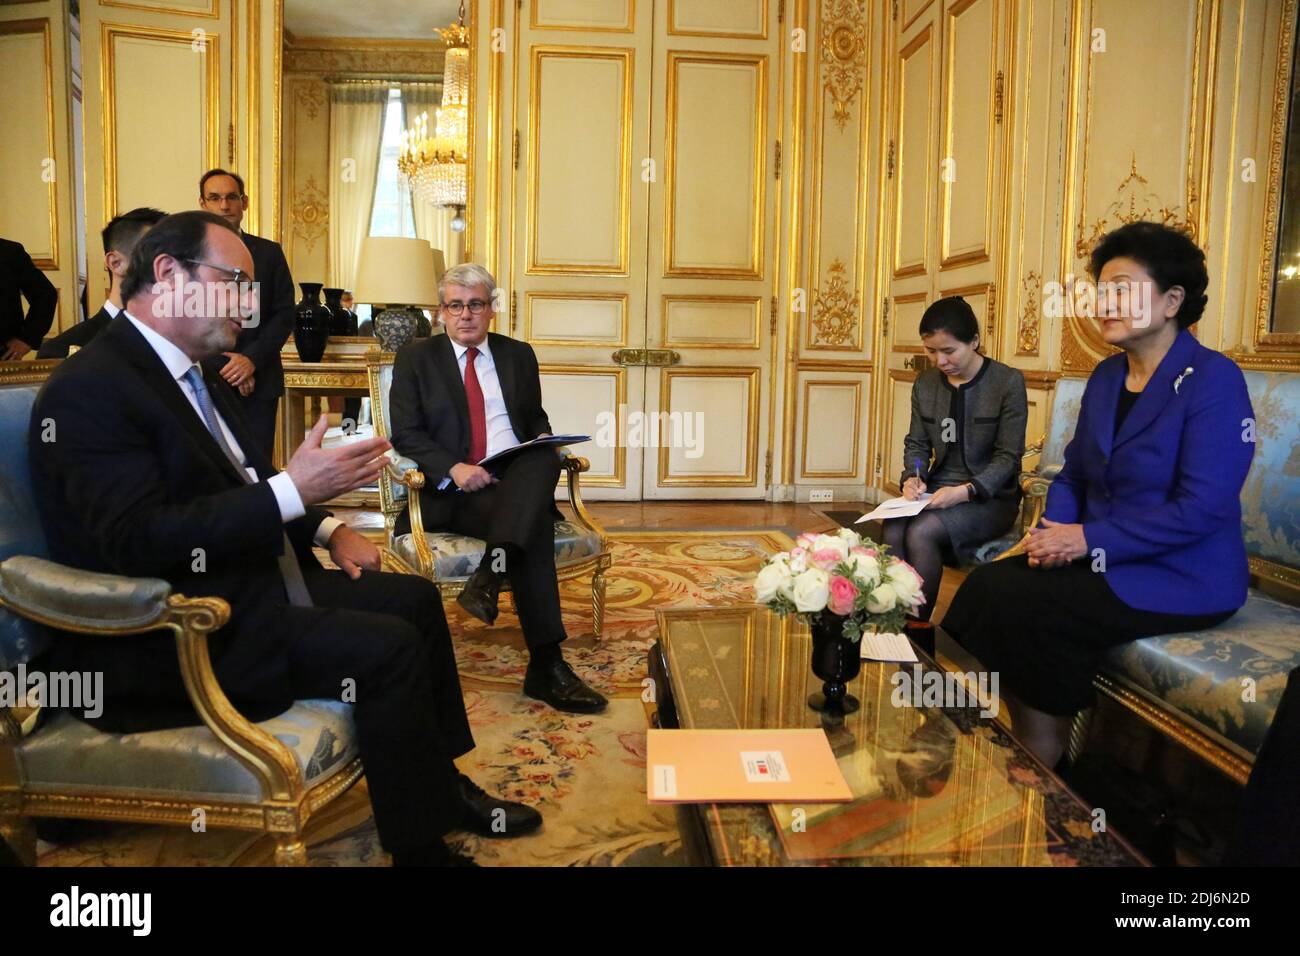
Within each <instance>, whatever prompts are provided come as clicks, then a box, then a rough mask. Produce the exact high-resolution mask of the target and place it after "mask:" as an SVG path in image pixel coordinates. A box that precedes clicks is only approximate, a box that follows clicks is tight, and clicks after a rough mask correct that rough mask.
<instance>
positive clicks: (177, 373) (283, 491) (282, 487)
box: [106, 306, 343, 548]
mask: <svg viewBox="0 0 1300 956" xmlns="http://www.w3.org/2000/svg"><path fill="white" fill-rule="evenodd" d="M106 308H111V307H110V306H106ZM126 317H127V318H128V319H130V320H131V324H132V325H134V326H135V327H136V330H137V331H139V333H140V334H141V335H143V336H144V340H145V341H146V342H148V343H149V347H150V348H152V349H153V350H154V352H155V353H156V354H157V356H158V358H159V359H161V360H162V363H163V365H165V366H166V367H167V371H168V373H169V374H170V375H171V377H172V380H173V381H174V382H175V383H176V385H177V386H178V387H179V388H180V390H181V393H182V394H183V395H184V396H185V397H186V398H187V399H188V400H189V403H190V407H191V408H193V409H194V414H195V415H198V416H199V421H200V422H202V423H203V427H204V428H205V429H206V428H207V427H208V426H207V423H206V422H204V421H203V411H202V410H201V409H200V408H199V400H198V396H196V395H195V394H194V389H192V388H190V383H189V382H187V381H185V373H187V372H188V371H189V370H190V369H191V368H194V367H196V366H195V363H194V362H191V361H190V357H189V356H188V355H186V354H185V353H184V352H182V351H181V350H180V349H179V348H178V347H177V346H176V344H175V343H173V342H172V341H170V340H169V339H167V338H165V337H164V336H162V335H159V334H158V333H157V332H155V331H154V330H153V329H151V328H149V326H147V325H145V324H144V323H143V322H141V321H140V320H139V319H137V318H136V317H135V316H134V315H132V314H131V313H130V312H128V313H126ZM202 371H203V370H202V369H201V368H200V369H199V372H200V374H202ZM212 413H213V414H214V415H216V416H217V424H218V425H220V426H221V434H222V435H224V436H225V439H226V444H227V445H229V446H230V450H231V451H232V452H233V453H234V455H235V457H236V458H238V459H239V460H240V462H241V463H243V465H244V470H245V471H247V472H248V477H249V478H250V479H252V481H253V482H254V483H256V482H258V481H260V480H261V479H260V478H258V477H257V469H255V468H253V467H252V466H251V465H249V464H248V458H247V457H246V456H245V455H244V450H243V449H242V448H240V447H239V442H238V441H236V440H235V436H234V434H233V433H232V432H231V430H230V426H228V425H227V424H226V420H225V419H224V418H222V417H221V412H220V411H219V410H218V409H217V407H216V403H215V402H213V404H212ZM266 483H267V485H268V486H270V488H271V491H272V492H274V494H275V502H276V504H277V505H279V506H280V520H281V521H283V522H285V523H286V524H287V523H288V522H290V521H294V520H296V519H298V518H301V517H302V516H303V515H305V514H306V513H307V508H306V506H305V505H304V504H303V503H302V496H301V495H300V494H298V488H297V486H295V485H294V483H293V479H292V478H290V477H289V473H288V472H286V471H282V472H280V473H279V474H276V475H273V476H272V477H271V478H269V479H268V480H267V482H266ZM342 523H343V522H342V521H340V520H339V519H338V518H333V517H330V518H326V519H325V520H324V521H322V522H321V523H320V527H318V528H317V529H316V535H315V541H316V544H317V545H319V546H320V547H322V548H324V547H326V546H327V545H328V544H329V539H330V535H332V534H333V533H334V529H335V528H337V527H338V526H339V525H341V524H342Z"/></svg>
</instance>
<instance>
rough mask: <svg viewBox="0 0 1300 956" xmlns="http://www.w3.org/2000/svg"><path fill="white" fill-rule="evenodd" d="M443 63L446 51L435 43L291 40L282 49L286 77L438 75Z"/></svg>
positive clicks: (356, 38)
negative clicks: (312, 75)
mask: <svg viewBox="0 0 1300 956" xmlns="http://www.w3.org/2000/svg"><path fill="white" fill-rule="evenodd" d="M445 62H446V50H445V48H444V47H443V45H442V44H441V43H440V42H438V41H436V40H374V39H369V38H365V37H295V38H294V40H293V42H292V43H287V44H286V45H285V48H284V71H285V72H286V73H353V74H370V75H374V76H393V75H398V74H438V75H442V72H443V69H444V65H445Z"/></svg>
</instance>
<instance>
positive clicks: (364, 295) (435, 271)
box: [354, 236, 447, 352]
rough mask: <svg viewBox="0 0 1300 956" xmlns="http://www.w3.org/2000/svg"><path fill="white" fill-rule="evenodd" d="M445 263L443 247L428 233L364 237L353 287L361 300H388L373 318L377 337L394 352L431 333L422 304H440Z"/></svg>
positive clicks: (436, 305) (378, 301)
mask: <svg viewBox="0 0 1300 956" xmlns="http://www.w3.org/2000/svg"><path fill="white" fill-rule="evenodd" d="M446 269H447V265H446V260H445V259H444V257H443V254H442V250H441V249H435V248H433V247H432V246H431V245H429V243H428V242H427V241H426V240H424V239H409V238H404V237H401V236H368V237H367V238H365V239H363V240H362V242H361V256H360V259H359V261H358V262H357V278H356V288H355V290H354V292H355V295H356V301H358V302H368V303H371V304H372V305H377V304H382V305H383V306H384V310H383V311H382V312H380V313H379V314H378V315H377V316H375V320H374V328H375V337H376V338H377V339H379V345H380V347H381V348H382V349H383V350H384V351H386V352H395V351H397V350H398V349H399V348H401V347H402V346H403V345H405V344H406V343H407V342H409V341H411V339H413V338H415V337H416V336H417V335H428V334H429V328H428V324H427V321H425V319H424V315H423V314H422V313H421V312H420V309H422V308H429V309H435V308H437V307H438V280H439V279H440V278H442V274H443V272H445V271H446ZM421 325H423V326H424V328H423V329H421Z"/></svg>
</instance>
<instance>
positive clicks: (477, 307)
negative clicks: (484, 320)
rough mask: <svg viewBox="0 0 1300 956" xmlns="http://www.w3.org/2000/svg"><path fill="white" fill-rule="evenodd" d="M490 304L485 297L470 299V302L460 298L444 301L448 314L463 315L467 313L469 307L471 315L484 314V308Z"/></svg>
mask: <svg viewBox="0 0 1300 956" xmlns="http://www.w3.org/2000/svg"><path fill="white" fill-rule="evenodd" d="M488 305H489V303H488V302H486V301H484V300H483V299H470V300H469V301H468V302H461V301H460V300H455V301H452V302H444V303H443V304H442V307H443V309H444V310H445V311H446V313H447V314H448V315H451V316H461V315H463V314H464V313H465V310H466V309H469V314H470V315H482V314H483V310H484V309H486V308H487V307H488Z"/></svg>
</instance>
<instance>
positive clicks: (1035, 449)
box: [1020, 433, 1047, 461]
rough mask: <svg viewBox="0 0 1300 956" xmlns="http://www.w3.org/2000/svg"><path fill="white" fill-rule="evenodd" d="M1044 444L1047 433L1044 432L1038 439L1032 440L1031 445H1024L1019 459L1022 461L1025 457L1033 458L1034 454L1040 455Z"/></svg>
mask: <svg viewBox="0 0 1300 956" xmlns="http://www.w3.org/2000/svg"><path fill="white" fill-rule="evenodd" d="M1046 444H1047V434H1046V433H1044V434H1042V435H1040V436H1039V438H1038V441H1036V442H1034V443H1033V444H1032V445H1026V446H1025V453H1024V454H1023V455H1021V456H1020V460H1021V461H1024V460H1025V459H1026V458H1033V457H1034V456H1035V455H1041V454H1042V453H1043V446H1044V445H1046Z"/></svg>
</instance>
